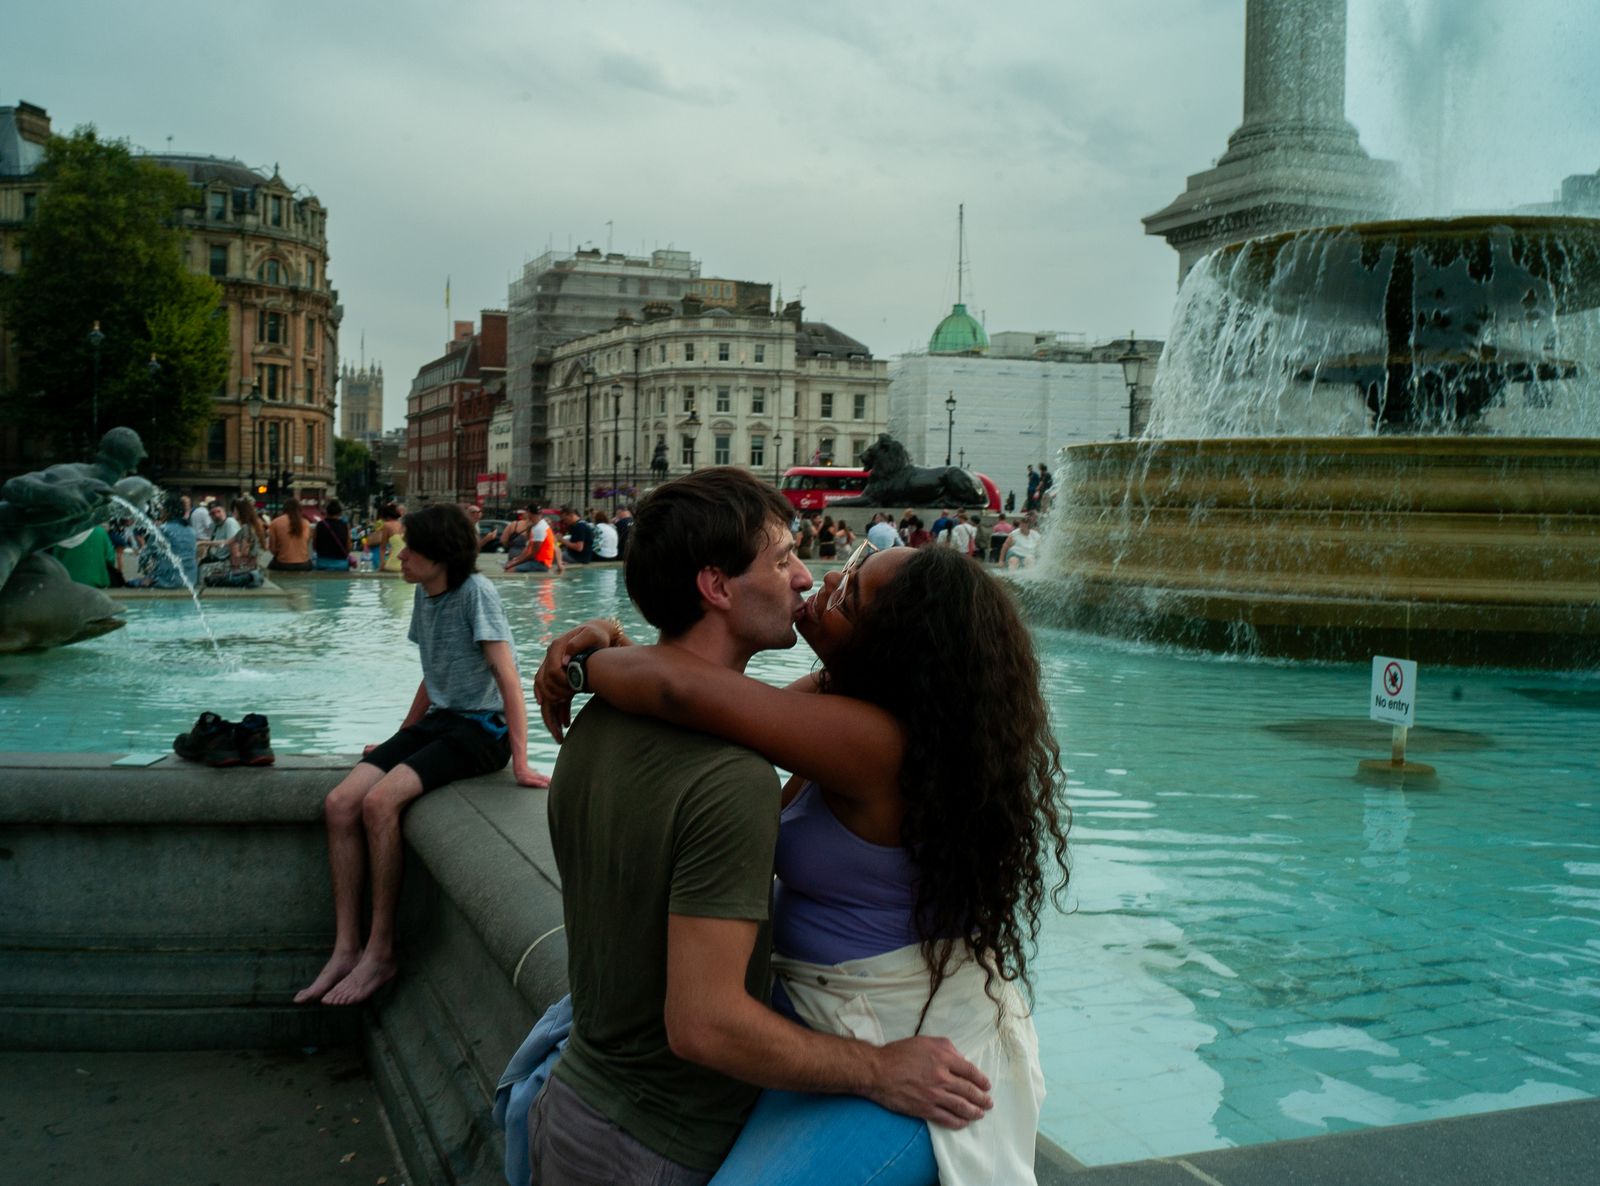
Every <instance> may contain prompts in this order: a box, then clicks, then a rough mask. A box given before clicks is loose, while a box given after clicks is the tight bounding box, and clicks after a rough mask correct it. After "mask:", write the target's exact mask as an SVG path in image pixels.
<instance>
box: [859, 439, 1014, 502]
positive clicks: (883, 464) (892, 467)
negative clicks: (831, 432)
mask: <svg viewBox="0 0 1600 1186" xmlns="http://www.w3.org/2000/svg"><path fill="white" fill-rule="evenodd" d="M861 465H862V467H863V468H864V469H867V470H870V471H871V475H870V476H869V477H868V479H867V487H866V489H865V490H863V491H862V492H861V493H860V494H857V495H855V496H853V497H851V498H840V499H837V500H835V501H834V502H832V503H830V504H829V505H830V506H836V507H890V506H894V507H898V506H950V507H982V506H988V505H989V496H988V495H987V494H985V493H984V490H983V487H982V486H981V485H980V484H979V482H978V480H977V479H976V478H974V477H973V476H972V475H971V474H970V473H968V472H967V471H966V470H964V469H962V468H961V467H960V466H958V465H940V466H924V465H912V464H911V454H909V453H907V452H906V447H905V446H904V445H902V444H901V443H900V442H899V441H897V440H895V439H894V438H893V437H892V436H890V435H889V434H888V433H886V432H881V433H879V434H878V439H877V440H876V441H875V442H874V443H873V444H871V445H868V446H867V450H866V452H865V453H863V454H862V455H861Z"/></svg>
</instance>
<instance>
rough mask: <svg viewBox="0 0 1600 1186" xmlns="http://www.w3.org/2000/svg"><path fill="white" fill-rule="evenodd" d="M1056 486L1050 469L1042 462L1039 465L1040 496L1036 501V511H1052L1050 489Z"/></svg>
mask: <svg viewBox="0 0 1600 1186" xmlns="http://www.w3.org/2000/svg"><path fill="white" fill-rule="evenodd" d="M1055 484H1056V480H1055V478H1054V477H1053V476H1052V475H1051V473H1050V467H1049V466H1048V465H1046V464H1045V463H1044V462H1042V461H1041V462H1040V463H1039V496H1038V497H1037V498H1036V499H1034V503H1033V509H1034V510H1036V511H1048V510H1049V509H1050V498H1051V495H1050V487H1052V486H1054V485H1055Z"/></svg>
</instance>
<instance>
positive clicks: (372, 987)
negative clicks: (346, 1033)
mask: <svg viewBox="0 0 1600 1186" xmlns="http://www.w3.org/2000/svg"><path fill="white" fill-rule="evenodd" d="M397 970H398V969H397V968H396V967H395V965H394V964H393V963H392V962H390V961H387V960H376V959H373V958H372V957H371V956H370V955H363V956H362V957H361V962H360V963H358V964H357V965H356V966H355V967H354V968H352V969H351V970H350V974H349V975H348V976H346V977H345V978H344V979H343V980H341V981H339V983H338V984H336V985H334V987H333V988H332V989H331V990H329V992H328V993H327V995H326V996H324V997H323V998H322V1003H323V1004H324V1005H358V1004H360V1003H361V1002H362V1001H364V1000H366V999H367V998H368V997H370V996H371V995H372V994H373V993H375V992H377V991H378V990H379V989H380V988H382V987H383V986H384V985H385V984H388V983H389V981H391V980H393V979H394V975H395V972H396V971H397Z"/></svg>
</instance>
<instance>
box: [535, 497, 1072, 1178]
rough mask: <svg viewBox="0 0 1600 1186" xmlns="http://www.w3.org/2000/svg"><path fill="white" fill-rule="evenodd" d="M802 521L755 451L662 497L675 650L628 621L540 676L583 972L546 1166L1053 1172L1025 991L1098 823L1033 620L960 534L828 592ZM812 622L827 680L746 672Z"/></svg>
mask: <svg viewBox="0 0 1600 1186" xmlns="http://www.w3.org/2000/svg"><path fill="white" fill-rule="evenodd" d="M789 515H790V509H789V506H788V504H787V503H786V502H785V501H784V500H783V498H782V497H781V496H780V495H779V494H778V493H777V492H776V491H774V490H773V489H772V488H771V487H769V486H767V485H765V484H763V483H761V482H760V481H758V480H756V479H754V478H752V477H751V476H750V475H748V474H746V473H744V472H742V471H739V470H734V469H711V470H703V471H700V472H698V473H696V474H693V475H691V476H689V477H687V478H683V479H679V480H677V481H673V482H669V483H666V484H664V485H662V486H660V487H658V488H657V489H656V490H655V491H653V492H652V493H651V494H650V495H648V496H647V497H646V498H645V499H644V500H643V501H642V502H641V503H640V505H639V508H638V510H637V513H636V520H635V522H636V525H635V527H634V531H633V540H632V543H631V544H630V546H629V550H628V555H627V560H626V583H627V588H628V593H629V596H630V597H631V598H632V599H633V601H634V602H635V604H636V605H637V606H638V607H639V610H640V612H641V613H642V614H643V616H644V617H645V619H646V620H647V621H648V622H649V623H650V624H651V625H652V626H654V627H656V629H657V630H659V631H660V641H659V642H658V643H657V644H656V645H654V646H636V645H631V644H630V642H629V640H628V639H627V638H626V637H624V636H623V634H622V631H621V628H620V626H619V625H617V623H615V622H614V621H610V620H605V621H595V622H591V623H587V624H585V625H584V626H581V627H579V628H578V629H576V630H573V631H571V632H569V633H568V634H566V635H563V636H562V637H560V638H558V639H557V640H556V641H555V643H554V644H553V645H552V647H551V649H550V652H549V654H548V655H547V657H546V659H545V662H544V664H543V665H542V666H541V668H540V670H539V674H538V677H537V680H536V690H537V692H538V696H539V702H540V706H541V711H542V713H543V716H544V720H545V723H546V725H547V726H548V727H549V728H550V729H551V731H552V733H553V734H555V735H556V737H557V739H558V740H562V739H563V735H564V744H563V746H562V751H561V757H560V760H559V761H558V763H557V764H556V768H555V771H554V774H553V775H552V780H551V789H550V798H549V815H550V831H551V837H552V841H553V844H554V848H555V853H556V860H557V864H558V866H559V869H560V873H561V881H562V889H563V898H564V913H565V922H566V933H567V945H568V981H569V984H570V987H571V990H572V996H571V1001H570V1015H571V1028H570V1034H569V1035H568V1036H567V1038H566V1039H565V1040H564V1041H563V1043H562V1045H561V1048H560V1049H559V1051H551V1053H550V1059H553V1060H555V1061H554V1068H553V1072H549V1077H548V1080H547V1081H546V1082H545V1083H544V1086H543V1089H542V1090H541V1091H540V1092H539V1094H538V1096H537V1098H535V1099H534V1100H533V1102H532V1105H531V1107H530V1108H529V1110H528V1113H527V1123H528V1143H527V1150H528V1156H529V1161H530V1162H531V1172H532V1180H533V1181H534V1182H537V1183H541V1184H542V1186H564V1184H566V1183H579V1182H584V1183H587V1182H605V1181H621V1182H661V1183H703V1182H708V1181H715V1182H717V1183H753V1182H758V1181H759V1182H779V1183H785V1182H796V1183H799V1182H830V1183H847V1182H866V1181H872V1182H874V1183H876V1184H878V1186H889V1184H890V1183H901V1182H904V1183H931V1182H934V1181H936V1180H937V1181H943V1182H946V1183H966V1182H1018V1181H1031V1180H1032V1175H1033V1153H1034V1135H1035V1131H1036V1128H1037V1123H1038V1115H1039V1105H1040V1102H1041V1100H1042V1098H1043V1094H1044V1090H1043V1078H1042V1076H1041V1074H1040V1070H1039V1064H1038V1044H1037V1038H1036V1036H1035V1034H1034V1031H1033V1025H1032V1021H1031V1019H1030V1016H1029V1012H1028V1006H1027V1003H1026V1001H1025V999H1024V997H1023V994H1022V993H1021V992H1020V991H1019V990H1018V985H1019V984H1025V973H1026V958H1027V955H1028V950H1029V948H1030V947H1031V944H1032V940H1033V939H1034V937H1035V936H1036V934H1037V931H1038V925H1039V916H1040V913H1041V911H1042V910H1043V909H1044V908H1045V906H1046V904H1047V902H1048V900H1049V898H1050V896H1051V890H1052V883H1055V884H1054V888H1055V889H1056V890H1058V891H1059V889H1060V888H1061V887H1062V886H1064V884H1065V881H1066V872H1067V866H1066V837H1065V833H1066V826H1067V818H1066V808H1065V806H1064V805H1062V804H1060V803H1059V801H1058V798H1057V794H1058V782H1059V779H1060V773H1061V769H1060V761H1059V754H1058V750H1057V747H1056V744H1055V742H1054V740H1053V738H1052V737H1051V734H1050V730H1049V725H1048V722H1047V719H1046V713H1045V708H1044V704H1043V701H1042V697H1041V694H1040V687H1039V669H1038V664H1037V660H1036V659H1035V656H1034V653H1033V649H1032V644H1031V641H1030V639H1029V637H1028V635H1027V632H1026V631H1025V629H1024V628H1023V626H1022V624H1021V622H1020V620H1019V619H1018V617H1017V614H1016V612H1015V609H1014V608H1013V606H1012V604H1011V601H1010V599H1009V595H1008V594H1007V593H1006V591H1005V590H1004V589H1003V588H1002V587H1001V586H1000V585H999V583H998V582H996V581H995V579H994V578H993V577H991V576H990V575H988V574H987V573H985V572H984V571H983V570H982V569H981V568H980V567H979V566H978V565H977V564H975V563H974V562H973V561H971V560H970V559H969V558H967V557H966V556H963V555H960V554H959V553H956V552H952V551H949V550H947V549H937V548H932V549H922V550H912V549H909V548H905V549H893V550H890V551H877V550H875V549H873V548H872V546H871V545H870V544H864V545H863V546H862V547H861V548H860V549H858V550H857V551H856V552H855V553H854V554H853V555H852V556H851V558H850V560H849V562H848V563H847V564H846V565H845V566H844V568H843V569H841V570H839V571H837V572H830V573H828V574H827V575H826V576H825V577H824V578H823V581H822V587H821V589H820V590H818V591H816V592H815V593H813V594H812V596H811V597H810V598H809V599H807V598H805V597H804V594H806V592H807V591H808V590H809V589H810V588H811V586H812V583H813V582H812V577H811V575H810V573H809V572H808V571H807V569H806V566H805V565H804V564H803V563H802V562H801V561H800V560H799V558H798V557H796V556H795V554H794V550H795V545H794V539H793V536H791V535H790V533H789V531H788V522H789ZM796 630H798V631H799V634H800V635H801V636H802V637H803V638H804V639H805V640H806V642H807V643H809V644H810V645H811V647H812V649H813V650H815V652H816V654H817V656H818V658H819V659H820V660H821V663H822V666H821V669H820V670H819V671H817V672H816V673H815V674H814V675H811V676H808V677H806V678H805V679H803V680H800V681H798V682H797V683H795V684H791V685H790V686H789V687H787V688H774V687H770V686H768V685H766V684H763V683H761V682H759V681H757V680H754V679H751V678H749V677H747V676H746V675H744V668H745V666H746V664H747V663H748V662H749V661H750V659H751V658H752V657H753V656H755V655H756V654H757V653H759V652H761V651H764V650H771V649H780V648H785V647H790V646H793V645H794V643H795V633H796ZM575 690H581V691H583V692H586V693H592V694H593V698H592V699H591V700H590V701H589V702H588V704H587V705H586V706H585V707H584V708H583V710H582V712H580V713H579V714H578V715H577V718H576V719H575V720H573V719H572V718H571V716H570V709H571V702H572V697H573V694H574V691H575ZM569 722H570V723H569ZM774 764H776V765H777V766H779V767H782V768H783V769H786V770H791V771H794V772H795V773H794V775H793V777H791V778H790V779H789V781H788V783H787V785H785V786H783V787H782V788H781V789H780V787H779V784H778V779H777V778H776V776H775V774H774V771H773V766H774ZM774 871H776V879H774ZM565 1005H566V1003H565V1002H563V1003H562V1005H558V1006H557V1007H556V1008H555V1009H553V1010H552V1012H551V1015H548V1016H547V1019H546V1021H545V1022H542V1023H541V1026H542V1027H543V1029H544V1030H545V1031H546V1032H547V1034H548V1031H549V1029H550V1026H551V1023H552V1021H555V1022H557V1023H559V1022H561V1021H564V1018H565ZM538 1032H540V1031H536V1033H538ZM548 1036H549V1037H551V1038H553V1037H554V1036H555V1035H554V1034H548ZM526 1049H527V1048H526V1047H525V1050H526ZM558 1054H559V1057H557V1055H558ZM546 1072H548V1061H547V1064H546V1066H545V1067H541V1069H540V1073H541V1074H542V1073H546ZM514 1098H515V1097H514ZM514 1119H521V1118H520V1117H515V1118H514ZM518 1127H519V1126H518V1125H516V1124H513V1125H512V1130H511V1131H512V1132H515V1131H516V1130H517V1128H518ZM510 1160H512V1159H511V1158H508V1162H509V1161H510Z"/></svg>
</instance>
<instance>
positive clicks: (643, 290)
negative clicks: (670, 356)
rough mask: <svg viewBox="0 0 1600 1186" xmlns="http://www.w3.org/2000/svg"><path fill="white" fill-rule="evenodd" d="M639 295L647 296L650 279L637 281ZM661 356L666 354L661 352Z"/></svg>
mask: <svg viewBox="0 0 1600 1186" xmlns="http://www.w3.org/2000/svg"><path fill="white" fill-rule="evenodd" d="M639 295H640V296H649V295H650V281H648V280H641V281H639ZM663 349H665V347H663ZM662 357H663V358H665V357H666V355H664V354H663V355H662Z"/></svg>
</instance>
